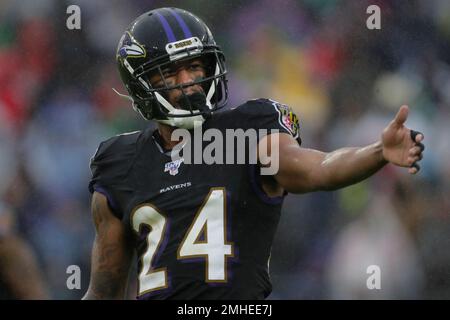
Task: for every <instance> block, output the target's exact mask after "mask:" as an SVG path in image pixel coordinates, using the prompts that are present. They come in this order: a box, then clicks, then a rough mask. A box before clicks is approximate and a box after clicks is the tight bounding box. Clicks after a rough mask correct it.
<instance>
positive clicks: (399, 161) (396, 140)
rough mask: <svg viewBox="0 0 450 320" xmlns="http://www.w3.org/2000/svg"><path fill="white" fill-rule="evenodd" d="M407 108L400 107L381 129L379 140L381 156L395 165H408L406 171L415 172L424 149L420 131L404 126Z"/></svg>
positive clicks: (418, 168)
mask: <svg viewBox="0 0 450 320" xmlns="http://www.w3.org/2000/svg"><path fill="white" fill-rule="evenodd" d="M408 112H409V108H408V106H406V105H403V106H401V107H400V110H399V111H398V113H397V115H396V116H395V118H394V120H392V121H391V123H389V125H388V126H387V127H386V128H385V129H384V130H383V134H382V136H381V142H382V144H383V157H384V159H385V160H386V161H389V162H391V163H393V164H395V165H397V166H401V167H409V169H408V172H409V173H411V174H416V173H417V172H418V171H419V170H420V166H419V164H418V162H419V161H420V160H422V157H423V154H422V153H423V150H424V149H425V147H424V145H423V144H422V141H423V139H424V136H423V134H422V133H420V132H417V131H414V130H411V129H408V128H407V127H405V125H404V124H405V122H406V119H407V118H408Z"/></svg>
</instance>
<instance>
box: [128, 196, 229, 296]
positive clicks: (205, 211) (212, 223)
mask: <svg viewBox="0 0 450 320" xmlns="http://www.w3.org/2000/svg"><path fill="white" fill-rule="evenodd" d="M131 221H132V226H133V229H134V231H135V232H137V233H139V231H140V228H141V226H142V225H147V226H149V227H150V228H151V231H150V232H149V233H148V235H147V249H146V251H145V253H144V254H143V256H142V258H141V259H142V269H141V271H140V273H139V278H138V279H139V289H138V291H139V295H143V294H145V293H148V292H151V291H154V290H159V289H163V288H167V286H168V284H167V272H168V270H167V268H159V269H154V268H152V262H153V258H154V257H155V254H156V252H157V251H158V248H159V246H160V243H161V240H162V239H163V237H164V233H165V232H166V218H165V217H164V215H162V214H161V213H160V212H159V211H158V209H157V208H155V207H154V206H152V205H150V204H148V203H146V204H144V205H141V206H140V207H138V209H137V210H135V211H134V213H133V214H132V218H131ZM201 235H203V239H202V240H200V236H201ZM230 256H233V247H232V244H231V243H227V241H226V208H225V189H223V188H212V189H211V190H210V191H209V193H208V196H207V197H206V199H205V201H204V202H203V204H202V205H201V207H200V209H199V210H198V211H197V214H196V215H195V218H194V221H193V222H192V224H191V226H190V227H189V229H188V231H187V232H186V235H185V236H184V239H183V240H182V241H181V244H180V247H179V248H178V251H177V259H188V258H197V257H204V258H205V259H206V270H205V281H206V282H226V281H227V272H226V270H227V268H226V264H227V257H230Z"/></svg>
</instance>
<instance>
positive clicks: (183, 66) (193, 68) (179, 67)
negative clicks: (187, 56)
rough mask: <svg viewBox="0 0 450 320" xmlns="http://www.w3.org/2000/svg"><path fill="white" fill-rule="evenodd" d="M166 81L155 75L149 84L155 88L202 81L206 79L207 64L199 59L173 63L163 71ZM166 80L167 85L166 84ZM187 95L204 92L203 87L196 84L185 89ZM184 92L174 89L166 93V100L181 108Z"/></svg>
mask: <svg viewBox="0 0 450 320" xmlns="http://www.w3.org/2000/svg"><path fill="white" fill-rule="evenodd" d="M161 71H162V74H163V76H164V79H162V78H161V75H160V74H159V73H155V74H154V75H152V76H150V78H149V82H150V84H151V86H152V87H153V88H158V87H164V86H165V85H167V86H168V87H171V86H177V85H181V84H189V83H192V82H194V81H196V80H200V79H202V78H204V77H205V75H206V71H205V64H204V63H203V61H202V60H201V59H199V58H195V59H191V60H187V61H182V62H178V63H173V64H171V65H168V66H166V67H164V68H163V69H162V70H161ZM164 80H165V83H164ZM183 91H184V94H185V95H191V94H193V93H198V92H203V93H204V90H203V88H202V86H201V85H199V84H196V85H192V86H188V87H185V88H183ZM182 96H183V92H182V91H181V89H173V90H169V91H166V94H165V98H166V99H167V100H168V101H169V102H170V103H171V104H172V105H173V106H175V107H177V108H180V107H181V106H180V98H182Z"/></svg>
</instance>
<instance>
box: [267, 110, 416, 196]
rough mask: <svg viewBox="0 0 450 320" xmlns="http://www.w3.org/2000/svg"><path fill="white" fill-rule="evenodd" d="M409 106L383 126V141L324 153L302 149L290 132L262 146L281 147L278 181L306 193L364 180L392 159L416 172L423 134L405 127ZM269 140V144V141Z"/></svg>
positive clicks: (340, 186)
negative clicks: (414, 132)
mask: <svg viewBox="0 0 450 320" xmlns="http://www.w3.org/2000/svg"><path fill="white" fill-rule="evenodd" d="M407 116H408V107H407V106H402V107H401V108H400V110H399V112H398V113H397V115H396V117H395V119H394V120H393V121H391V123H390V124H389V125H388V126H387V127H386V128H385V129H384V131H383V134H382V137H381V141H378V142H376V143H374V144H371V145H369V146H366V147H362V148H342V149H338V150H336V151H333V152H330V153H325V152H321V151H317V150H313V149H306V148H301V147H300V146H299V145H298V143H297V142H296V141H295V140H294V139H293V138H292V137H291V136H290V135H288V134H284V133H282V134H279V139H278V143H277V142H276V140H277V139H273V138H271V136H268V137H266V138H264V139H262V140H261V142H260V143H259V147H260V148H262V147H264V148H268V149H269V151H268V153H267V154H271V153H272V152H271V151H270V149H271V148H274V147H278V148H279V149H278V150H279V170H278V173H277V174H275V176H274V178H275V180H276V181H277V182H278V183H279V184H280V185H281V186H282V187H283V188H284V189H286V190H287V191H289V192H292V193H306V192H311V191H316V190H335V189H338V188H342V187H345V186H348V185H351V184H354V183H357V182H359V181H361V180H364V179H366V178H368V177H369V176H371V175H372V174H374V173H375V172H377V171H378V170H380V169H381V168H382V167H383V166H384V165H386V164H387V163H389V162H391V163H393V164H395V165H398V166H401V167H409V172H410V173H411V174H415V173H417V172H418V170H419V169H420V168H419V166H418V164H417V162H418V161H420V160H421V159H422V151H423V145H422V143H421V141H422V140H423V135H422V134H417V135H414V139H415V140H414V141H413V140H412V138H411V137H412V136H413V135H412V134H411V130H410V129H408V128H406V127H405V126H404V123H405V121H406V119H407ZM269 142H270V143H269Z"/></svg>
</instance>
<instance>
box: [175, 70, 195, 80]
mask: <svg viewBox="0 0 450 320" xmlns="http://www.w3.org/2000/svg"><path fill="white" fill-rule="evenodd" d="M193 81H194V75H193V74H192V73H191V72H189V71H188V70H186V69H185V68H181V69H180V70H178V73H177V83H178V84H185V83H190V82H193Z"/></svg>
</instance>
